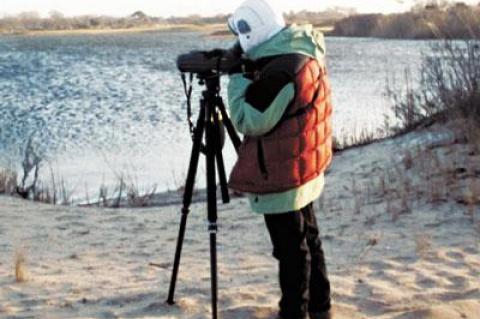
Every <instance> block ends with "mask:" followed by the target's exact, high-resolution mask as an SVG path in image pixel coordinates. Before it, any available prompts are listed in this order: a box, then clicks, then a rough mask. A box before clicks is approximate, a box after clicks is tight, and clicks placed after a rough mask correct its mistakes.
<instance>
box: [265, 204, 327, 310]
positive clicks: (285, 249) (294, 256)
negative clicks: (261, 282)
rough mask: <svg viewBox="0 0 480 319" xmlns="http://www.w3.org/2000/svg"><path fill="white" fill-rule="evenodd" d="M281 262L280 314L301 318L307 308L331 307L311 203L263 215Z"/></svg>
mask: <svg viewBox="0 0 480 319" xmlns="http://www.w3.org/2000/svg"><path fill="white" fill-rule="evenodd" d="M265 222H266V224H267V228H268V231H269V232H270V238H271V239H272V244H273V256H274V257H275V258H276V259H278V261H279V265H280V288H281V290H282V298H281V300H280V316H281V317H282V318H285V319H303V318H305V317H306V314H307V312H314V313H317V312H324V311H328V310H329V309H330V282H329V280H328V277H327V269H326V267H325V257H324V253H323V249H322V242H321V240H320V237H319V231H318V225H317V219H316V218H315V212H314V210H313V204H309V205H308V206H306V207H305V208H303V209H301V210H300V211H294V212H289V213H284V214H278V215H273V214H272V215H265Z"/></svg>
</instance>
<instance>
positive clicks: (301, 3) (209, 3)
mask: <svg viewBox="0 0 480 319" xmlns="http://www.w3.org/2000/svg"><path fill="white" fill-rule="evenodd" d="M241 2H243V1H242V0H229V1H226V0H169V1H165V0H0V15H13V14H17V13H20V12H26V11H37V12H39V13H40V14H41V15H44V16H45V15H47V14H48V13H49V12H50V11H53V10H57V11H60V12H62V13H63V14H65V15H67V16H75V15H83V14H94V15H100V14H105V15H111V16H126V15H130V14H132V13H133V12H135V11H137V10H141V11H144V12H145V13H147V14H148V15H152V16H162V17H169V16H186V15H190V14H200V15H204V16H205V15H207V16H208V15H214V14H218V13H231V12H232V11H234V10H235V8H236V7H237V6H238V5H239V4H240V3H241ZM270 2H271V3H272V4H273V5H275V6H277V7H278V8H280V9H282V10H283V11H290V10H293V11H300V10H303V9H307V10H311V11H318V10H324V9H326V8H329V7H334V6H339V7H354V8H356V9H357V10H358V11H359V12H382V13H387V12H396V11H405V10H408V9H409V8H410V6H411V5H412V3H413V2H414V1H413V0H294V1H292V0H270ZM466 2H472V3H475V2H478V0H472V1H466Z"/></svg>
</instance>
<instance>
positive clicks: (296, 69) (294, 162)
mask: <svg viewBox="0 0 480 319" xmlns="http://www.w3.org/2000/svg"><path fill="white" fill-rule="evenodd" d="M228 24H229V27H230V29H231V31H232V32H233V33H234V34H235V35H236V36H237V37H238V42H239V43H240V46H241V48H242V50H243V55H244V56H246V58H248V60H250V61H251V62H250V63H249V64H248V68H245V67H242V68H236V72H233V74H230V81H229V86H228V102H229V112H230V116H231V120H232V122H233V124H234V126H235V128H236V130H238V131H239V132H240V133H242V134H243V135H244V138H243V141H242V144H241V146H240V148H239V155H238V160H237V162H236V163H235V165H234V167H233V169H232V172H231V174H230V179H229V187H230V188H231V189H233V190H235V191H238V192H243V193H246V194H247V195H248V197H249V199H250V204H251V208H252V210H253V211H254V212H256V213H259V214H263V215H264V216H265V222H266V226H267V229H268V231H269V234H270V237H271V241H272V244H273V256H274V257H275V258H276V259H278V262H279V279H280V288H281V293H282V296H281V300H280V303H279V307H280V311H279V314H278V316H279V318H283V319H303V318H306V317H307V315H309V316H310V318H311V319H328V318H332V313H331V299H330V282H329V279H328V276H327V270H326V267H325V257H324V252H323V249H322V243H321V240H320V237H319V230H318V225H317V221H316V217H315V212H314V206H313V202H314V201H315V200H316V199H317V198H319V196H320V195H321V193H322V191H323V187H324V172H325V170H326V168H327V167H328V166H329V164H330V162H331V160H332V125H331V116H332V105H331V94H330V87H329V82H328V79H327V75H326V68H325V44H324V40H323V35H322V34H321V33H320V32H317V31H315V30H314V29H313V27H312V26H311V25H303V26H298V25H291V26H286V23H285V21H284V18H283V16H282V14H281V13H279V12H278V11H277V10H276V9H274V8H273V7H272V6H271V5H270V4H269V3H268V2H267V1H265V0H247V1H245V2H243V3H242V4H241V5H240V7H239V8H238V9H237V10H236V11H235V12H234V14H233V15H232V16H231V17H230V18H229V21H228Z"/></svg>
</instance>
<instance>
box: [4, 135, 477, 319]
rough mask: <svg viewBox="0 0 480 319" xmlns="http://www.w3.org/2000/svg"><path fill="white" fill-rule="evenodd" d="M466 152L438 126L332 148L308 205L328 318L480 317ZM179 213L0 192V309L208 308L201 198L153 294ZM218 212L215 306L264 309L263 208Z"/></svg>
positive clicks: (173, 313)
mask: <svg viewBox="0 0 480 319" xmlns="http://www.w3.org/2000/svg"><path fill="white" fill-rule="evenodd" d="M478 156H479V155H478V153H477V152H475V151H473V150H471V149H470V148H469V146H468V145H465V144H461V143H458V139H457V137H456V136H454V135H452V134H451V133H449V132H448V131H443V130H442V129H441V128H433V129H429V130H426V131H422V132H417V133H412V134H409V135H407V136H404V137H401V138H397V139H391V140H386V141H383V142H380V143H375V144H372V145H369V146H365V147H361V148H357V149H352V150H349V151H345V152H343V153H341V154H339V155H337V156H336V159H335V163H334V165H333V167H332V169H331V170H330V172H329V173H328V174H327V188H326V192H325V194H324V197H323V198H322V200H319V201H317V202H316V203H315V207H316V208H317V211H318V213H317V217H318V220H319V223H320V227H321V232H322V239H323V243H324V248H325V251H326V256H327V261H328V268H329V272H330V277H331V281H332V287H333V299H334V304H335V306H334V308H335V312H336V316H335V318H338V319H356V318H378V319H387V318H392V319H393V318H395V319H409V318H411V319H433V318H435V319H443V318H445V319H447V318H448V319H451V318H471V319H475V318H480V315H479V314H480V280H479V278H480V247H479V239H480V227H479V225H480V224H479V220H480V218H479V217H480V211H479V207H478V206H479V205H478V203H479V202H480V192H479V193H478V194H477V193H475V192H476V186H475V185H476V184H475V183H476V181H478V175H477V174H479V175H480V170H479V167H478V165H479V163H480V161H479V160H478V159H479V157H478ZM437 162H438V163H437ZM432 163H433V164H432ZM428 165H430V166H428ZM472 185H473V186H472ZM179 211H180V204H179V203H169V204H168V205H166V206H165V205H163V206H159V207H152V208H141V209H128V208H125V209H117V210H114V209H105V208H92V207H89V208H79V207H58V206H57V207H53V206H49V205H43V204H38V203H32V202H26V201H21V200H19V199H16V198H11V197H4V196H3V197H0V318H49V319H50V318H104V319H108V318H164V319H167V318H191V319H193V318H210V277H209V244H208V233H207V231H206V221H205V215H206V213H205V203H203V202H199V203H195V204H194V205H192V213H191V215H190V219H189V223H188V229H187V236H186V240H185V248H184V252H183V255H182V264H181V268H180V275H179V280H178V285H177V294H176V301H177V304H176V305H174V306H168V305H166V303H165V300H166V298H167V293H168V284H169V280H170V275H171V265H172V260H173V253H174V249H175V241H176V238H177V231H178V223H179ZM219 221H220V232H219V234H218V240H219V243H218V254H219V255H218V258H219V310H220V317H221V318H224V319H230V318H231V319H246V318H265V319H267V318H268V319H273V318H275V314H276V312H277V302H278V298H279V289H278V284H277V265H276V262H275V260H274V259H273V258H272V257H271V244H270V242H269V237H268V234H267V231H266V229H265V226H264V222H263V218H262V217H261V216H256V215H254V214H252V213H251V212H250V211H249V207H248V202H247V201H246V199H244V198H239V199H234V200H233V201H232V203H230V204H229V205H222V206H220V212H219ZM16 261H17V262H16ZM152 263H153V264H154V265H152ZM16 264H17V270H18V269H20V270H21V272H22V273H23V274H22V275H23V276H24V278H23V279H24V281H23V282H16V279H15V265H16Z"/></svg>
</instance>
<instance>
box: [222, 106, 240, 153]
mask: <svg viewBox="0 0 480 319" xmlns="http://www.w3.org/2000/svg"><path fill="white" fill-rule="evenodd" d="M217 106H218V109H219V110H220V113H221V114H222V122H223V125H224V126H225V128H226V129H227V132H228V135H229V136H230V140H231V141H232V144H233V147H234V148H235V151H237V152H238V148H239V147H240V144H242V141H241V140H240V137H239V136H238V134H237V132H236V131H235V128H234V127H233V123H232V121H231V120H230V118H229V117H228V114H227V111H226V110H225V103H223V100H222V98H221V97H218V100H217Z"/></svg>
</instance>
